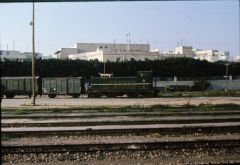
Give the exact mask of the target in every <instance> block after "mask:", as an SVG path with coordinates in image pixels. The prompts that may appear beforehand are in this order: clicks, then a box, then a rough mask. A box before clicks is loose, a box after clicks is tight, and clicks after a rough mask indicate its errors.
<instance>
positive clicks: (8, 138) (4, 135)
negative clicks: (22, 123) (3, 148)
mask: <svg viewBox="0 0 240 165" xmlns="http://www.w3.org/2000/svg"><path fill="white" fill-rule="evenodd" d="M1 138H2V141H8V140H10V137H9V136H8V135H6V134H2V135H1Z"/></svg>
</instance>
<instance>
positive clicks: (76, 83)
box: [42, 77, 85, 98]
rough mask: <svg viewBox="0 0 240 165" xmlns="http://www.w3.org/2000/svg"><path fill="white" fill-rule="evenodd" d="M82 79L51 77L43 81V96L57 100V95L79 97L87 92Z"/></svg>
mask: <svg viewBox="0 0 240 165" xmlns="http://www.w3.org/2000/svg"><path fill="white" fill-rule="evenodd" d="M84 85H85V84H84V79H83V78H82V77H49V78H43V79H42V94H43V95H48V97H50V98H55V97H56V96H57V95H70V96H72V97H74V98H77V97H79V96H80V95H81V94H83V93H84V92H85V87H84Z"/></svg>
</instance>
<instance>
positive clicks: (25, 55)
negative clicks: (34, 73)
mask: <svg viewBox="0 0 240 165" xmlns="http://www.w3.org/2000/svg"><path fill="white" fill-rule="evenodd" d="M0 57H1V60H4V59H5V58H6V59H9V60H32V52H20V51H16V50H0ZM41 57H42V54H41V53H35V58H41Z"/></svg>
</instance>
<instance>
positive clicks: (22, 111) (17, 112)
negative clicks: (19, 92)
mask: <svg viewBox="0 0 240 165" xmlns="http://www.w3.org/2000/svg"><path fill="white" fill-rule="evenodd" d="M12 114H13V115H24V114H29V112H27V111H24V110H22V109H17V110H16V111H14V112H13V113H12Z"/></svg>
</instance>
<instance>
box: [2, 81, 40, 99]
mask: <svg viewBox="0 0 240 165" xmlns="http://www.w3.org/2000/svg"><path fill="white" fill-rule="evenodd" d="M38 78H39V77H35V82H36V83H35V84H36V85H35V93H36V94H37V91H38V85H37V84H38V83H37V82H38ZM1 95H2V96H3V95H6V97H7V98H13V97H14V96H15V95H27V96H29V97H31V96H32V77H1Z"/></svg>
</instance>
